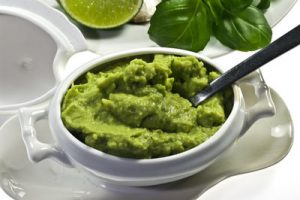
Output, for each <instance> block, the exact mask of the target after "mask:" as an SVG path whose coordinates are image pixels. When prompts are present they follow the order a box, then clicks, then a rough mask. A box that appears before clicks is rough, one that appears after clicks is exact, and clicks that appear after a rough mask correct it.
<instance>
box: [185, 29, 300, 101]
mask: <svg viewBox="0 0 300 200" xmlns="http://www.w3.org/2000/svg"><path fill="white" fill-rule="evenodd" d="M299 44H300V25H298V26H297V27H295V28H294V29H292V30H291V31H289V32H288V33H286V34H284V35H283V36H282V37H280V38H279V39H277V40H275V41H274V42H273V43H271V44H270V45H268V46H267V47H265V48H264V49H262V50H260V51H258V52H257V53H255V54H253V55H252V56H250V57H249V58H247V59H246V60H244V61H243V62H241V63H239V64H238V65H236V66H235V67H233V68H231V69H230V70H228V71H226V72H225V73H224V74H222V75H221V76H220V77H219V78H218V79H216V80H214V81H213V82H212V83H211V84H210V85H209V86H208V87H206V88H205V89H204V90H202V91H201V92H200V93H199V94H197V95H196V96H194V97H193V98H192V99H191V101H192V103H193V105H194V106H197V105H198V104H199V103H201V102H202V101H204V100H205V99H207V98H208V97H210V96H212V95H213V94H215V93H216V92H218V91H219V90H221V89H222V88H224V87H225V86H228V85H231V84H232V83H234V82H235V81H237V80H239V79H240V78H242V77H244V76H245V75H247V74H249V73H251V72H253V71H254V70H256V69H258V68H259V67H261V66H263V65H264V64H266V63H268V62H269V61H271V60H273V59H274V58H276V57H278V56H280V55H281V54H283V53H285V52H287V51H289V50H290V49H292V48H294V47H296V46H297V45H299Z"/></svg>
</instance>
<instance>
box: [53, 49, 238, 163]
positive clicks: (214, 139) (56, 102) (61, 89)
mask: <svg viewBox="0 0 300 200" xmlns="http://www.w3.org/2000/svg"><path fill="white" fill-rule="evenodd" d="M147 54H169V55H180V56H194V57H196V58H197V59H199V60H201V61H203V62H204V63H207V64H209V65H211V66H213V67H215V68H216V69H218V70H219V71H220V72H223V71H222V70H221V69H220V68H218V67H217V66H216V64H214V63H213V62H212V61H211V60H210V59H209V58H207V57H205V56H202V55H200V54H197V53H194V52H190V51H186V50H181V49H173V48H164V47H148V48H138V49H133V50H127V51H122V52H118V53H113V54H109V55H106V56H103V57H98V58H96V59H94V60H92V61H90V62H88V63H85V64H84V65H82V66H81V67H79V68H78V69H77V70H75V71H74V72H73V73H71V74H70V75H69V76H68V77H66V79H65V80H64V81H62V82H61V83H60V85H59V86H58V88H57V90H56V94H55V96H54V98H53V101H52V103H51V106H50V116H51V117H52V118H49V119H53V120H49V123H50V128H51V129H52V127H56V128H59V129H60V130H62V132H64V135H65V136H66V138H67V139H68V140H69V141H71V142H72V143H73V144H75V146H76V147H77V148H79V149H80V150H82V151H88V153H89V154H92V155H93V156H96V157H99V158H100V157H101V158H103V159H106V160H110V161H112V162H123V163H126V164H129V165H130V164H139V165H148V164H155V163H162V162H170V161H172V160H177V159H179V158H183V157H186V156H187V155H193V154H195V153H198V152H199V151H206V150H207V149H208V148H209V147H211V145H212V144H213V143H218V142H219V141H220V140H221V138H222V137H221V136H222V135H224V134H225V133H226V131H225V130H227V129H228V128H229V127H230V126H231V122H232V121H233V120H234V117H235V116H236V114H237V113H238V112H239V108H240V106H241V105H242V95H241V92H240V88H239V87H238V86H237V85H235V84H233V85H232V90H233V93H234V97H233V102H234V103H233V107H232V110H231V112H230V114H229V116H228V118H227V119H226V121H225V122H224V124H223V125H222V126H221V128H220V129H219V130H218V131H217V132H216V133H215V134H214V135H213V136H211V137H209V138H208V139H207V140H206V141H204V142H203V143H201V144H199V145H197V146H195V147H193V148H191V149H189V150H186V151H184V152H181V153H178V154H174V155H170V156H165V157H159V158H151V159H134V158H125V157H119V156H115V155H111V154H108V153H105V152H102V151H100V150H97V149H95V148H93V147H90V146H88V145H86V144H84V143H83V142H81V141H80V140H78V139H77V138H76V137H75V136H74V135H73V134H72V133H70V132H69V131H68V130H67V128H66V127H65V126H64V124H63V122H62V120H61V102H62V99H63V96H64V94H65V93H66V91H67V89H68V88H69V86H70V85H71V84H72V82H73V81H74V80H76V79H77V78H78V77H80V76H81V75H83V74H84V73H86V72H88V71H90V70H91V69H93V68H94V67H98V66H100V65H102V64H105V63H109V62H111V61H115V60H118V59H122V58H126V57H134V56H141V55H147ZM51 132H52V134H54V137H55V138H57V137H56V136H55V134H56V133H57V131H54V130H53V129H52V131H51ZM62 149H63V150H64V149H65V148H64V147H63V146H62ZM65 153H67V154H69V152H67V151H66V152H65ZM71 157H72V156H71ZM76 161H78V160H76ZM80 163H81V162H80Z"/></svg>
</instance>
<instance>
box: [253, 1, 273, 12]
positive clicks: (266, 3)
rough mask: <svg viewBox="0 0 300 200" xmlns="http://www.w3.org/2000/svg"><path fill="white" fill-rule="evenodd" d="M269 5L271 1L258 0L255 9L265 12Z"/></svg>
mask: <svg viewBox="0 0 300 200" xmlns="http://www.w3.org/2000/svg"><path fill="white" fill-rule="evenodd" d="M270 5H271V0H260V1H259V2H258V3H257V4H256V7H257V8H259V9H261V10H266V9H268V8H269V7H270Z"/></svg>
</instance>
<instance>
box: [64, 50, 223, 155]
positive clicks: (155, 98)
mask: <svg viewBox="0 0 300 200" xmlns="http://www.w3.org/2000/svg"><path fill="white" fill-rule="evenodd" d="M216 77H218V73H217V72H214V71H212V72H208V70H207V69H206V68H205V67H204V64H203V63H202V62H201V61H199V60H198V59H196V58H195V57H189V56H188V57H176V56H170V55H155V56H154V59H153V61H151V62H147V61H144V60H143V59H133V60H131V61H128V62H127V61H126V62H119V63H118V64H114V66H111V67H110V68H106V69H103V70H101V71H100V72H97V73H92V72H88V73H86V75H85V77H84V78H81V79H82V80H80V81H76V82H75V83H73V84H72V86H71V87H70V88H69V90H68V91H67V93H66V95H65V97H64V99H63V102H62V115H61V116H62V120H63V122H64V124H65V126H66V128H67V129H68V130H69V131H70V132H71V133H72V134H74V136H76V137H77V138H78V139H80V140H81V141H83V142H84V143H85V144H87V145H89V146H91V147H93V148H95V149H98V150H100V151H103V152H106V153H109V154H113V155H116V156H121V157H128V158H157V157H164V156H169V155H173V154H177V153H180V152H183V151H186V150H188V149H191V148H193V147H195V146H197V145H198V144H200V143H202V142H204V141H205V140H207V139H208V138H209V137H211V136H212V135H213V134H214V133H215V132H216V131H217V130H218V129H219V128H220V126H221V125H222V124H223V123H224V121H225V118H226V115H225V109H224V99H225V98H224V94H225V93H224V92H222V93H218V94H217V95H215V96H213V97H212V98H210V99H209V100H207V101H206V102H205V103H203V104H202V105H199V106H198V107H197V108H194V107H192V105H191V103H190V102H189V101H188V100H187V99H188V98H189V97H191V96H193V95H195V94H196V92H197V91H200V90H201V89H203V88H204V87H205V86H207V85H208V84H209V82H210V81H212V80H213V79H215V78H216Z"/></svg>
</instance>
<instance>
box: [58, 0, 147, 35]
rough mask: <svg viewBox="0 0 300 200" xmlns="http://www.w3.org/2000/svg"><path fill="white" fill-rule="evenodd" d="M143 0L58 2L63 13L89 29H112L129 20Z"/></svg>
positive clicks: (74, 0) (65, 0)
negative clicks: (63, 10)
mask: <svg viewBox="0 0 300 200" xmlns="http://www.w3.org/2000/svg"><path fill="white" fill-rule="evenodd" d="M142 3H143V0H60V4H61V5H62V7H63V8H64V9H65V11H66V12H67V13H68V14H69V15H70V16H71V17H72V18H73V19H74V20H76V21H78V22H79V23H81V24H83V25H86V26H88V27H91V28H101V29H107V28H114V27H117V26H120V25H122V24H125V23H127V22H128V21H129V20H131V19H132V18H133V17H134V16H135V15H136V14H137V13H138V11H139V10H140V8H141V6H142Z"/></svg>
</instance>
